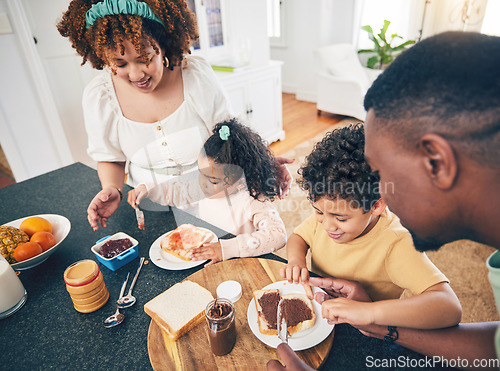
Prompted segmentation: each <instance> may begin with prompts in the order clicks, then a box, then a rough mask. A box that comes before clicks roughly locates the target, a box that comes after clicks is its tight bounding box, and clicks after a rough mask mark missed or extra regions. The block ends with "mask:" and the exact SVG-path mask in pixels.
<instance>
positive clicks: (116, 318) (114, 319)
mask: <svg viewBox="0 0 500 371" xmlns="http://www.w3.org/2000/svg"><path fill="white" fill-rule="evenodd" d="M129 275H130V272H127V274H126V275H125V276H123V283H122V288H121V290H120V298H121V297H122V296H123V293H124V292H125V286H126V285H127V281H128V276H129ZM124 319H125V316H124V315H123V313H120V308H118V305H117V306H116V312H115V314H113V315H111V316H109V317H108V318H106V319H105V320H104V327H106V328H110V327H113V326H116V325H119V324H120V323H122V322H123V320H124Z"/></svg>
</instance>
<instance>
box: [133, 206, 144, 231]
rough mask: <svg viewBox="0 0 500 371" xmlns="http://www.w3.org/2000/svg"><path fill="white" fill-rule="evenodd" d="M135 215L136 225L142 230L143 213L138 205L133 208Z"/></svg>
mask: <svg viewBox="0 0 500 371" xmlns="http://www.w3.org/2000/svg"><path fill="white" fill-rule="evenodd" d="M135 217H136V218H137V227H138V228H139V229H142V230H144V213H143V212H142V210H141V209H139V206H137V207H136V209H135Z"/></svg>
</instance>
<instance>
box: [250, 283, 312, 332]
mask: <svg viewBox="0 0 500 371" xmlns="http://www.w3.org/2000/svg"><path fill="white" fill-rule="evenodd" d="M253 297H254V301H255V307H256V310H257V321H258V324H259V331H260V332H261V333H262V334H264V335H277V334H278V328H277V319H276V314H277V310H278V303H279V302H280V299H284V300H283V302H282V307H281V313H282V315H283V317H284V318H285V319H286V322H287V328H288V333H289V334H290V335H292V334H295V333H297V332H299V331H303V330H306V329H308V328H310V327H312V326H314V323H315V322H316V314H315V313H314V308H313V306H312V302H311V300H310V299H309V298H308V297H307V295H305V294H286V295H281V294H280V291H279V290H278V289H270V290H256V291H254V293H253Z"/></svg>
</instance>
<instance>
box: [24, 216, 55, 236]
mask: <svg viewBox="0 0 500 371" xmlns="http://www.w3.org/2000/svg"><path fill="white" fill-rule="evenodd" d="M19 229H20V230H22V231H24V232H26V234H27V235H28V236H30V237H31V236H33V235H34V234H35V233H36V232H40V231H45V232H49V233H52V224H50V222H49V221H48V220H47V219H44V218H41V217H39V216H30V217H29V218H27V219H25V220H23V222H22V223H21V225H20V226H19Z"/></svg>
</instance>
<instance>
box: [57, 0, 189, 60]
mask: <svg viewBox="0 0 500 371" xmlns="http://www.w3.org/2000/svg"><path fill="white" fill-rule="evenodd" d="M99 2H100V0H73V1H71V3H70V4H69V7H68V10H67V11H66V12H64V13H63V15H62V18H61V20H60V21H59V22H58V24H57V30H58V31H59V33H60V34H61V35H62V36H64V37H67V38H68V39H69V40H70V41H71V44H72V47H73V48H74V49H75V50H76V52H77V53H78V54H79V55H81V56H82V57H83V62H82V65H84V64H85V63H86V62H87V61H89V62H90V63H91V64H92V66H93V67H94V68H95V69H98V70H102V69H103V68H104V67H105V66H111V67H112V64H111V63H110V62H109V61H108V59H107V53H108V51H109V50H118V51H119V52H120V53H123V52H124V50H125V48H124V46H123V41H124V40H129V41H130V42H131V43H132V44H133V45H134V47H135V49H136V51H137V53H138V54H139V55H140V56H141V60H142V61H143V62H145V63H146V64H149V58H148V56H147V54H146V51H145V47H146V45H145V44H144V41H148V42H149V43H150V44H151V46H152V47H153V49H154V50H155V52H156V54H159V53H160V50H159V49H158V48H157V46H156V44H158V45H159V47H160V49H162V50H164V51H165V55H166V57H167V58H168V60H169V68H170V69H173V68H174V66H180V65H181V62H182V60H183V56H184V54H186V53H190V50H189V47H190V45H191V41H194V40H196V39H198V28H197V24H196V17H195V15H194V14H193V13H192V12H191V11H190V10H189V8H188V6H187V4H186V2H185V1H184V0H145V1H144V2H145V3H147V4H148V5H149V7H150V8H151V10H152V11H153V12H154V13H155V14H156V15H157V16H158V17H159V18H160V19H161V20H162V21H163V23H164V24H165V27H163V25H162V24H160V23H159V22H156V21H153V20H150V19H145V18H142V17H141V16H138V15H128V14H117V15H107V16H104V17H102V18H98V19H97V20H96V21H95V23H94V25H93V26H91V27H90V28H88V29H86V28H85V21H86V19H85V15H86V13H87V11H88V10H89V9H90V7H91V6H92V5H93V4H97V3H99Z"/></svg>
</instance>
